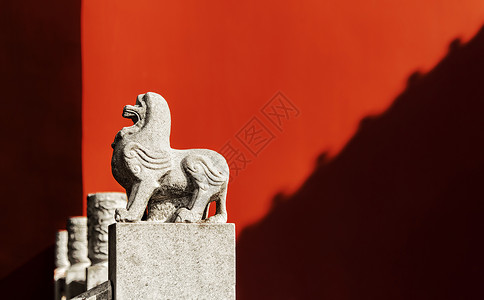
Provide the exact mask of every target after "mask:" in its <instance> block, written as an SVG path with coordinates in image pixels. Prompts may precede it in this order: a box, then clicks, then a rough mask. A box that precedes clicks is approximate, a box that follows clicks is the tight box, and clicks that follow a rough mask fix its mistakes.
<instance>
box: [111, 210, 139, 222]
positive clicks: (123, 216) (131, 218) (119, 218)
mask: <svg viewBox="0 0 484 300" xmlns="http://www.w3.org/2000/svg"><path fill="white" fill-rule="evenodd" d="M114 218H115V219H116V222H135V221H137V218H136V216H135V215H133V214H132V213H131V212H129V211H128V210H127V209H126V208H118V209H116V211H115V213H114Z"/></svg>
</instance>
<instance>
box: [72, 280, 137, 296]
mask: <svg viewBox="0 0 484 300" xmlns="http://www.w3.org/2000/svg"><path fill="white" fill-rule="evenodd" d="M112 295H113V292H112V288H111V282H109V281H105V282H103V283H101V284H99V285H97V286H96V287H94V288H92V289H90V290H88V291H86V292H84V293H82V294H80V295H78V296H76V297H75V298H72V299H73V300H112V299H113V296H112ZM133 300H134V299H133Z"/></svg>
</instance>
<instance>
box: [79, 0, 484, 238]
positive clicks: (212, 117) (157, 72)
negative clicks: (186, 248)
mask: <svg viewBox="0 0 484 300" xmlns="http://www.w3.org/2000/svg"><path fill="white" fill-rule="evenodd" d="M483 21H484V2H482V1H480V0H468V1H458V2H456V1H442V0H434V1H416V0H412V1H408V0H407V1H384V0H377V1H337V0H331V1H155V0H152V1H149V0H143V1H137V2H133V1H126V0H116V1H115V0H108V1H93V0H85V1H84V2H83V6H82V57H83V58H82V60H83V122H82V124H83V181H84V195H86V194H87V193H92V192H99V191H108V190H115V191H121V190H122V189H121V188H120V186H119V185H118V184H117V183H116V182H115V181H114V179H113V178H112V176H111V172H110V157H111V153H112V152H111V151H112V150H111V148H110V143H111V142H112V140H113V138H114V135H115V134H116V132H117V131H118V130H119V129H120V128H121V127H122V126H126V125H127V124H129V123H130V121H128V120H125V119H123V118H122V117H121V112H122V107H123V106H124V105H126V104H133V103H134V101H135V97H136V95H138V94H140V93H145V92H147V91H153V92H158V93H160V94H162V95H163V96H164V97H165V99H167V101H168V103H169V105H170V107H171V112H172V135H171V141H172V147H174V148H200V147H203V148H211V149H215V150H217V149H220V147H221V146H222V145H224V143H225V142H226V141H228V140H230V139H232V138H233V137H234V136H235V134H236V133H237V132H238V131H239V130H240V129H241V128H242V126H243V125H245V124H246V122H248V121H249V120H250V118H251V117H252V116H254V115H256V114H257V112H258V110H259V109H260V108H261V107H262V106H263V105H264V104H265V103H266V102H267V101H269V100H270V99H271V97H272V96H273V95H274V94H275V93H276V92H277V91H282V92H283V93H284V94H285V95H287V96H288V97H289V98H290V99H291V101H292V102H293V103H294V104H295V105H296V106H297V107H298V108H299V110H300V112H301V114H300V116H299V117H297V118H294V119H291V120H289V121H288V122H286V124H285V129H284V130H283V132H282V133H279V132H277V131H276V130H275V129H274V128H273V127H271V129H272V130H273V131H274V132H275V133H276V135H277V138H276V139H275V140H274V141H273V142H272V143H270V144H269V145H268V146H267V148H265V149H264V150H263V151H262V152H261V153H260V155H259V156H258V157H257V158H255V159H253V161H252V162H251V163H250V164H249V165H248V166H247V169H246V170H245V171H243V172H242V173H241V174H240V175H239V176H238V177H237V179H236V180H234V182H232V183H230V185H229V194H228V209H229V222H235V223H236V224H237V230H238V232H240V231H241V230H242V229H243V228H244V227H245V226H247V225H248V224H251V223H253V222H255V221H257V220H259V219H260V218H261V217H263V216H264V215H265V214H266V213H267V211H268V210H269V209H270V205H271V201H272V200H271V199H272V197H273V196H274V195H275V194H276V193H279V192H283V193H291V192H293V191H294V190H295V189H296V188H297V187H298V186H299V185H300V183H301V182H302V181H303V180H304V179H305V178H306V177H307V176H308V175H309V173H310V171H311V170H312V168H313V165H314V161H315V159H316V157H317V156H318V155H319V154H320V153H321V152H324V151H329V152H330V154H331V155H335V154H337V153H338V151H339V150H340V149H341V148H342V147H343V146H344V145H345V143H346V142H347V141H348V139H349V138H350V137H351V136H352V135H353V134H354V132H355V130H356V128H357V125H358V123H359V121H360V120H361V119H362V118H363V117H365V116H368V115H372V114H378V113H381V112H383V111H384V110H385V109H386V108H387V107H388V106H389V105H390V104H391V102H392V101H393V99H394V97H395V96H397V95H398V94H399V93H400V92H401V91H402V90H403V88H404V86H405V83H406V80H407V78H408V77H409V75H410V74H411V73H413V72H415V71H417V70H419V71H423V72H425V71H428V70H429V69H430V68H432V67H433V66H434V65H435V64H436V63H437V62H438V61H439V60H440V59H441V58H442V57H443V56H444V55H445V54H446V53H447V48H448V44H449V43H450V42H451V41H452V40H453V39H454V38H457V37H460V38H462V39H463V40H464V41H466V40H467V39H468V38H470V37H471V36H473V35H474V34H475V33H476V32H477V30H478V29H479V28H480V26H481V24H482V23H483ZM316 136H317V138H315V137H316ZM239 147H242V146H240V145H239ZM84 199H85V197H84Z"/></svg>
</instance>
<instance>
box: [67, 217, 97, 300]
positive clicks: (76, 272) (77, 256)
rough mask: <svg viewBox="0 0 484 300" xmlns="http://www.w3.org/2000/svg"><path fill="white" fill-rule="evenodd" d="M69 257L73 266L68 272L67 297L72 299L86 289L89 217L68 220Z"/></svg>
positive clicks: (88, 262)
mask: <svg viewBox="0 0 484 300" xmlns="http://www.w3.org/2000/svg"><path fill="white" fill-rule="evenodd" d="M67 233H68V236H69V238H68V257H69V262H70V263H71V266H70V267H69V269H68V270H67V273H66V298H67V299H71V298H73V297H74V296H77V295H79V294H81V293H83V292H85V291H86V268H87V267H88V266H89V265H90V264H91V262H90V261H89V258H87V218H86V217H72V218H69V219H68V220H67Z"/></svg>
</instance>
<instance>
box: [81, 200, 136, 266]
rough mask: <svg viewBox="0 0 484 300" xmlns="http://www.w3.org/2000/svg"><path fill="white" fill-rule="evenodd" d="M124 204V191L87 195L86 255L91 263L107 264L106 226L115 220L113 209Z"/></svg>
mask: <svg viewBox="0 0 484 300" xmlns="http://www.w3.org/2000/svg"><path fill="white" fill-rule="evenodd" d="M125 206H126V195H125V194H124V193H115V192H113V193H95V194H89V195H87V228H88V249H89V252H88V256H89V259H90V260H91V264H92V265H97V264H104V263H105V264H107V262H108V226H109V225H110V224H112V223H114V222H115V220H114V211H115V209H116V208H123V207H125Z"/></svg>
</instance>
